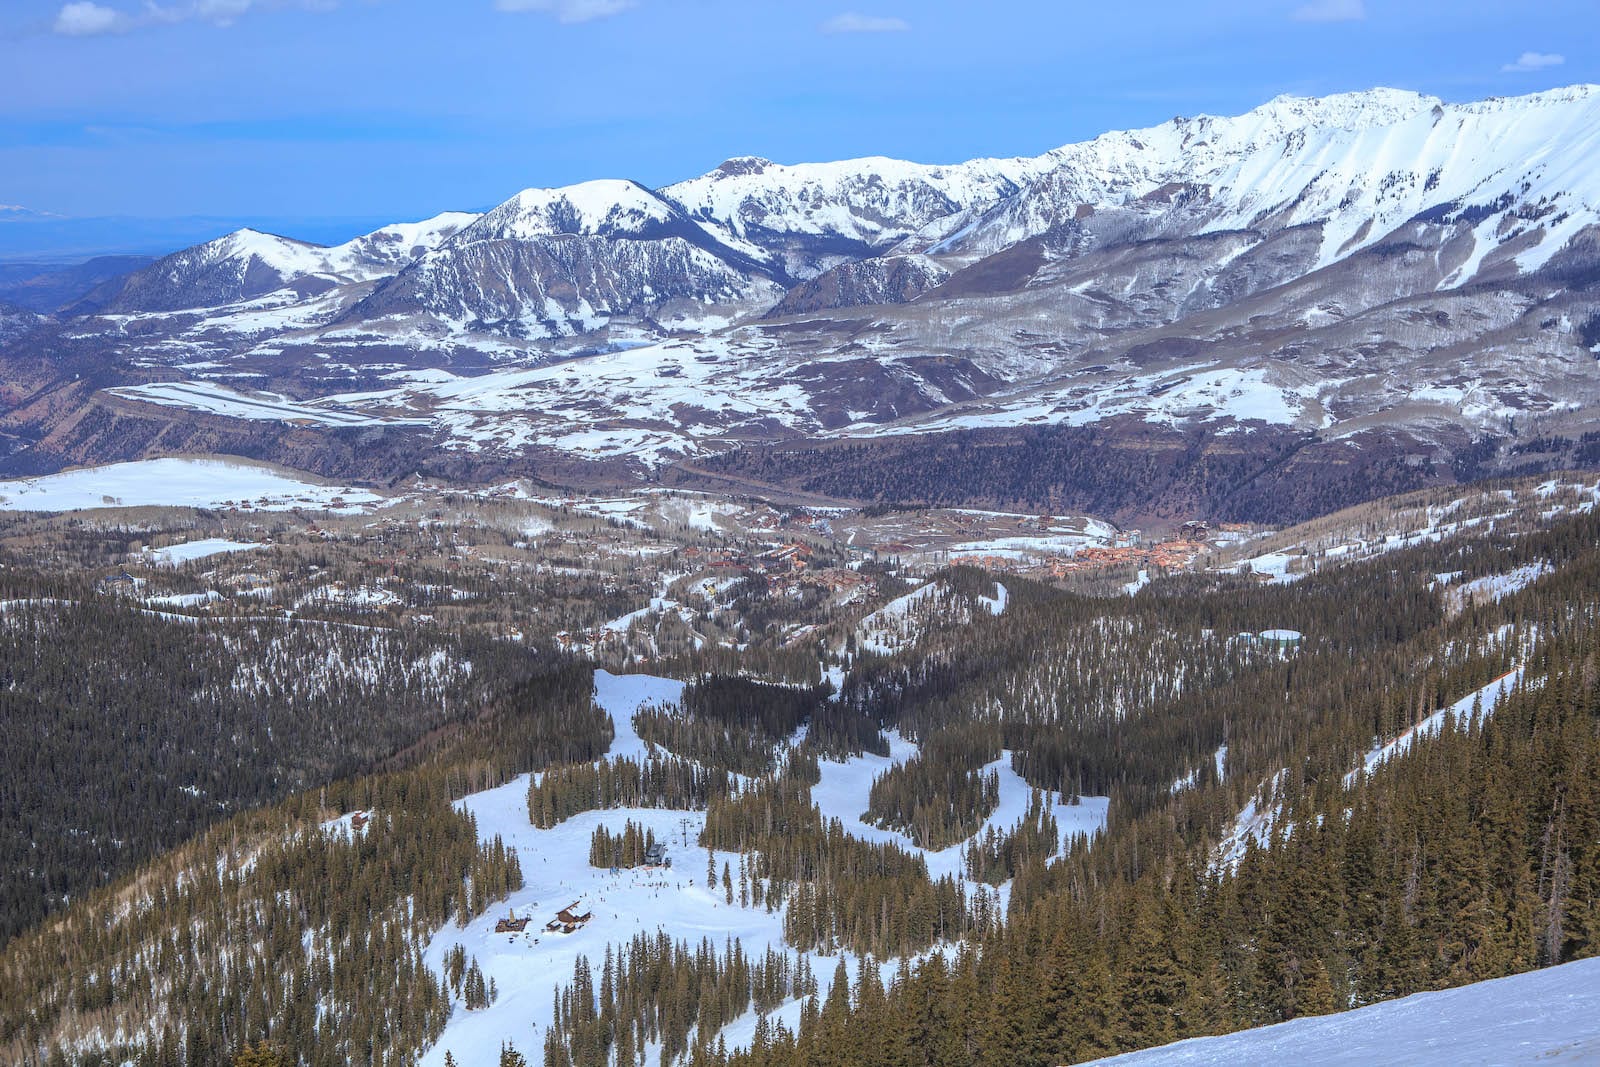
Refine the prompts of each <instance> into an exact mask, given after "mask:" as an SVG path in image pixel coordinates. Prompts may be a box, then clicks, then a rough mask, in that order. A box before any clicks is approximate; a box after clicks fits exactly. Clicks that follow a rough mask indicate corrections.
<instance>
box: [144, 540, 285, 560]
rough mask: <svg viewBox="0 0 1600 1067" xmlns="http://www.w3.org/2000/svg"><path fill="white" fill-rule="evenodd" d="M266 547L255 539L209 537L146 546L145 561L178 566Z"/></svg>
mask: <svg viewBox="0 0 1600 1067" xmlns="http://www.w3.org/2000/svg"><path fill="white" fill-rule="evenodd" d="M265 547H267V546H266V545H263V544H259V543H257V542H255V541H230V540H228V539H227V538H225V537H208V538H206V539H205V540H203V541H185V542H184V543H183V544H181V545H168V546H167V547H166V548H155V549H152V548H149V547H146V548H145V550H144V555H145V559H144V560H143V562H146V563H152V564H154V565H156V566H158V567H177V566H180V565H181V564H184V563H192V562H194V561H195V560H197V559H209V558H210V557H212V556H220V555H223V554H225V553H229V552H249V551H251V550H252V549H257V548H265Z"/></svg>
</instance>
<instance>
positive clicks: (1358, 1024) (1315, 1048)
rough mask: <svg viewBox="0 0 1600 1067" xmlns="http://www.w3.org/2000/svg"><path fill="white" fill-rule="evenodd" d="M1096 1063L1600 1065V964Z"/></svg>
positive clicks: (1122, 1066)
mask: <svg viewBox="0 0 1600 1067" xmlns="http://www.w3.org/2000/svg"><path fill="white" fill-rule="evenodd" d="M1095 1062H1097V1063H1103V1064H1117V1065H1118V1067H1206V1065H1211V1064H1215V1065H1218V1067H1237V1065H1240V1064H1317V1065H1320V1064H1330V1065H1332V1064H1340V1065H1349V1067H1357V1065H1360V1067H1367V1065H1370V1064H1390V1063H1395V1064H1399V1063H1404V1064H1416V1065H1419V1067H1422V1065H1434V1064H1438V1065H1441V1067H1443V1065H1447V1064H1448V1065H1450V1067H1468V1065H1489V1064H1525V1063H1526V1064H1534V1063H1538V1064H1579V1063H1600V959H1589V960H1579V961H1578V962H1576V963H1567V964H1563V965H1562V966H1560V967H1549V968H1546V969H1545V970H1542V971H1533V972H1530V973H1528V974H1519V975H1516V976H1514V977H1511V978H1498V979H1495V980H1494V981H1492V982H1478V983H1476V984H1474V985H1469V986H1462V987H1461V988H1459V989H1447V990H1444V991H1442V992H1438V993H1418V994H1416V995H1415V996H1409V997H1405V998H1403V999H1401V1000H1393V1001H1389V1002H1388V1003H1385V1004H1374V1005H1372V1006H1371V1007H1367V1008H1358V1009H1357V1010H1355V1011H1347V1012H1341V1013H1339V1014H1337V1015H1323V1016H1318V1017H1316V1018H1308V1019H1295V1020H1293V1021H1291V1022H1286V1023H1279V1024H1278V1025H1276V1026H1263V1027H1260V1028H1259V1029H1256V1030H1244V1031H1241V1032H1239V1033H1237V1034H1228V1035H1226V1036H1224V1037H1204V1038H1196V1039H1194V1040H1191V1041H1179V1042H1178V1043H1176V1044H1173V1045H1164V1046H1162V1047H1161V1048H1154V1049H1146V1050H1145V1051H1143V1052H1132V1053H1128V1054H1127V1055H1124V1056H1114V1057H1112V1058H1110V1059H1106V1060H1097V1061H1095Z"/></svg>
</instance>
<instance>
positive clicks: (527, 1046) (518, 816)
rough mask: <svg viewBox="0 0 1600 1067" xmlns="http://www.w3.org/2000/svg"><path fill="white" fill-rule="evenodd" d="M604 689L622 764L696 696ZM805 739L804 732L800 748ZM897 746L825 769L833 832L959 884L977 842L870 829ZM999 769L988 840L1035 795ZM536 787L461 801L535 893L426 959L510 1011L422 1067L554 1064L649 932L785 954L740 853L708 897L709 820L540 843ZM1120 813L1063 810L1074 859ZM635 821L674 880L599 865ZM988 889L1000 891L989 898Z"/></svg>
mask: <svg viewBox="0 0 1600 1067" xmlns="http://www.w3.org/2000/svg"><path fill="white" fill-rule="evenodd" d="M594 684H595V702H596V703H597V704H598V705H599V706H600V707H601V708H602V709H603V710H605V711H606V712H607V713H608V714H609V715H610V716H611V721H612V724H613V726H614V728H615V730H616V736H615V739H614V740H613V741H612V745H611V748H610V750H609V755H611V756H614V757H631V758H635V759H638V758H643V757H645V756H647V755H648V754H649V752H650V746H649V745H648V744H647V743H646V742H645V741H643V740H642V739H641V738H640V737H639V735H638V732H637V731H636V730H635V729H634V726H633V716H634V714H635V713H636V712H637V711H638V710H639V709H640V708H642V707H645V706H647V705H651V704H657V705H662V706H670V705H674V704H677V703H678V702H679V701H680V700H681V699H682V695H683V686H684V683H682V682H679V681H674V680H672V679H669V678H658V677H654V676H651V675H645V674H612V673H611V672H609V671H604V670H597V671H595V676H594ZM803 736H804V732H803V731H801V732H800V733H798V734H797V735H796V740H797V741H798V739H799V738H801V737H803ZM890 743H891V754H890V756H888V757H887V758H885V757H878V756H870V755H869V756H858V757H855V758H853V759H850V760H847V761H845V762H843V763H835V762H829V761H822V762H821V764H820V767H821V771H822V780H821V782H820V783H819V784H818V785H817V786H816V787H814V788H813V790H812V799H813V800H814V801H815V802H816V804H817V806H818V807H819V809H820V810H821V812H822V816H823V818H824V819H832V818H837V819H839V821H840V822H841V823H842V824H843V826H844V828H845V830H846V831H847V832H849V833H851V834H853V835H855V836H857V837H860V838H862V839H864V840H868V841H878V842H884V841H891V842H893V843H895V844H897V845H899V846H900V847H902V848H904V849H906V850H908V851H910V852H913V853H916V854H919V855H921V856H923V857H924V858H925V860H926V861H927V863H928V870H929V874H930V875H932V876H933V877H934V878H938V877H939V876H941V875H944V874H952V875H955V876H956V877H960V876H961V850H962V848H963V847H964V844H965V843H964V842H963V843H962V844H958V845H953V846H951V847H950V848H947V849H943V850H940V851H937V852H931V851H928V850H926V849H920V848H918V847H916V846H915V845H913V844H912V843H911V842H910V841H909V840H908V839H907V838H906V837H905V836H904V835H903V834H900V833H898V832H896V831H893V830H884V829H881V828H879V827H875V826H870V825H868V824H866V823H864V822H862V820H861V815H862V813H863V812H865V811H866V807H867V796H868V792H869V791H870V790H871V788H872V779H873V777H874V776H876V775H878V774H881V773H882V772H883V771H884V770H885V769H887V768H888V767H889V766H891V765H892V764H893V763H896V762H899V761H901V760H905V759H908V758H910V757H911V756H912V755H914V754H915V753H916V751H917V746H916V745H915V744H912V743H911V742H909V741H905V740H902V739H901V738H900V737H899V736H898V735H891V738H890ZM987 769H993V770H995V771H996V772H997V773H998V774H999V776H1000V803H999V806H998V807H997V808H996V809H995V812H994V813H993V815H991V816H990V818H989V820H988V822H987V823H986V824H985V828H987V827H988V826H994V827H996V828H999V829H1005V828H1009V827H1010V826H1012V825H1014V824H1015V823H1016V821H1017V820H1018V819H1020V818H1021V817H1022V816H1023V815H1024V814H1026V811H1027V806H1028V799H1029V795H1030V792H1031V790H1030V788H1029V787H1028V784H1027V783H1026V782H1025V781H1024V780H1023V779H1022V778H1021V777H1020V776H1018V775H1017V773H1016V772H1015V771H1013V770H1012V769H1011V764H1010V759H1009V754H1006V755H1002V756H1001V758H1000V759H998V760H996V761H995V762H994V763H993V764H991V766H990V768H986V770H987ZM533 777H534V776H532V775H527V774H524V775H519V776H518V777H517V778H515V779H514V780H512V781H510V782H508V783H506V784H505V785H503V786H500V787H498V788H496V789H490V790H486V791H484V792H481V793H475V794H473V795H471V796H468V797H465V798H463V799H462V800H461V801H459V802H458V805H457V806H458V807H459V808H460V809H461V810H463V811H465V812H468V813H470V814H471V815H472V817H473V819H474V820H475V821H476V823H477V831H478V839H479V840H480V841H483V842H485V843H487V842H490V841H493V840H494V839H495V838H496V837H498V838H500V839H501V840H502V841H503V842H504V843H505V844H506V845H507V846H508V847H510V848H514V849H515V850H516V852H517V858H518V860H519V862H520V863H521V865H522V874H523V879H524V885H523V888H522V889H520V890H518V891H517V892H515V893H513V894H511V896H510V897H509V898H508V899H507V900H506V901H504V902H503V903H501V904H499V905H496V906H495V907H493V908H491V909H490V910H489V912H488V913H486V914H484V915H481V916H479V917H478V918H476V919H474V920H472V921H471V922H470V923H468V924H467V925H466V926H465V927H459V926H456V925H455V924H453V923H452V924H448V925H446V926H445V927H444V928H442V929H441V930H439V931H438V932H437V933H435V935H434V936H433V938H432V939H431V940H430V942H429V944H428V946H427V948H426V949H425V951H424V953H423V959H424V962H425V963H426V964H427V965H428V966H429V967H431V968H433V969H434V970H435V971H437V972H439V973H441V974H443V973H444V965H445V957H446V954H447V953H448V952H449V951H450V950H451V949H452V948H453V947H454V946H456V945H457V944H460V945H461V946H462V947H463V948H464V949H465V950H466V953H467V957H468V960H469V962H470V960H471V959H473V958H476V959H477V961H478V964H479V966H480V968H481V969H482V971H483V976H484V980H485V982H489V981H491V980H492V981H493V983H494V987H495V989H496V990H497V992H498V998H497V999H496V1000H495V1001H494V1003H493V1004H491V1005H490V1006H489V1007H487V1008H484V1009H480V1010H477V1011H467V1010H466V1009H465V1007H464V1006H463V1005H462V1004H461V1003H460V1001H459V1000H457V1002H456V1005H455V1010H454V1011H453V1013H452V1014H451V1016H450V1020H449V1022H448V1023H447V1025H446V1027H445V1031H444V1033H443V1035H442V1036H441V1037H440V1039H439V1041H438V1043H437V1044H435V1045H434V1046H433V1047H432V1048H431V1049H429V1050H428V1052H427V1053H426V1054H425V1055H424V1056H423V1057H422V1060H421V1061H420V1062H421V1064H422V1067H441V1065H442V1064H443V1063H444V1056H445V1053H446V1052H449V1053H450V1054H451V1055H452V1056H454V1058H455V1061H456V1062H457V1063H460V1064H462V1065H464V1067H465V1065H470V1064H480V1063H494V1062H497V1061H498V1057H499V1054H500V1046H501V1042H503V1041H505V1040H508V1039H509V1040H511V1041H512V1042H514V1043H515V1044H516V1047H517V1049H518V1051H520V1052H522V1053H523V1054H524V1055H526V1056H528V1057H529V1059H530V1061H531V1062H538V1060H539V1059H540V1058H541V1057H542V1055H543V1040H544V1034H545V1031H546V1030H547V1029H548V1028H549V1026H550V1023H551V1015H552V1009H553V999H554V995H555V994H556V992H557V991H559V990H560V989H561V988H562V987H563V986H566V985H568V984H570V982H571V980H572V974H573V966H574V964H575V963H576V962H577V960H578V957H579V956H580V955H581V956H585V957H587V958H588V960H589V962H590V963H592V964H595V965H596V966H598V965H599V963H600V962H601V961H603V960H604V958H605V954H606V947H607V946H608V945H609V946H612V947H613V948H615V947H616V946H619V945H625V944H626V943H627V942H629V941H630V940H631V939H632V938H633V937H634V936H635V935H637V934H640V933H647V934H652V935H653V934H655V933H656V932H657V931H665V932H666V933H667V934H669V935H670V936H672V937H673V938H674V939H675V940H687V941H689V942H690V943H691V944H695V943H698V942H699V941H700V940H701V939H702V938H704V937H710V938H711V939H712V940H713V941H714V942H715V943H716V944H717V945H718V946H719V948H720V946H721V945H722V944H723V943H724V942H725V940H726V939H728V938H735V939H738V940H739V941H740V942H742V943H743V946H744V950H745V952H746V954H747V955H752V956H757V957H759V956H760V955H761V954H762V953H764V952H765V951H766V949H767V948H769V947H770V948H773V949H775V950H778V951H785V946H784V942H783V912H782V911H781V910H779V911H774V912H768V911H767V910H766V909H765V908H764V907H761V908H755V907H740V906H739V904H738V897H737V895H735V898H734V903H732V904H729V903H728V901H727V899H726V897H725V896H724V892H723V889H722V887H721V885H720V877H721V872H722V869H723V865H724V864H727V865H728V866H729V867H730V868H731V870H732V871H733V872H735V879H737V872H738V869H739V856H738V854H737V853H732V852H713V853H711V858H712V862H713V863H714V864H715V867H716V871H717V874H718V879H719V885H718V887H717V888H716V889H714V890H712V889H708V888H707V887H706V884H705V875H706V860H707V850H706V849H704V848H701V847H699V846H698V845H697V844H695V842H696V841H697V840H698V839H699V836H700V832H701V830H702V829H703V828H704V826H705V813H704V812H698V811H676V810H670V809H660V808H617V809H608V810H603V811H591V812H585V813H583V814H581V815H577V816H574V817H573V818H571V819H568V820H566V821H565V822H563V823H561V824H560V825H558V826H555V827H552V828H550V829H548V830H541V829H538V828H536V827H534V826H533V824H532V823H531V822H530V820H529V818H528V800H527V793H528V785H529V782H530V780H531V779H532V778H533ZM1107 806H1108V801H1107V800H1106V799H1105V798H1103V797H1084V798H1082V801H1081V803H1079V804H1076V805H1072V804H1061V803H1057V804H1055V806H1054V814H1055V817H1056V820H1057V822H1058V824H1059V826H1060V830H1061V834H1062V838H1063V847H1065V846H1066V844H1068V843H1070V841H1071V839H1072V837H1073V836H1074V835H1076V834H1090V835H1093V834H1095V833H1098V832H1099V831H1100V829H1101V828H1103V827H1104V825H1105V818H1106V810H1107ZM629 820H631V821H633V822H634V823H635V824H636V825H639V826H641V827H644V828H647V829H649V830H651V831H652V832H654V834H655V836H656V839H657V840H659V841H664V842H666V843H667V845H668V854H669V856H670V857H671V859H672V861H673V865H672V867H671V868H668V869H665V870H643V869H640V870H624V871H620V872H618V873H616V874H612V873H611V872H610V871H609V870H605V869H600V868H595V867H590V866H589V843H590V837H591V835H592V834H593V832H594V830H595V828H596V827H599V826H605V827H607V828H608V829H610V830H611V831H612V832H613V833H620V832H621V831H622V829H623V827H624V826H625V825H626V824H627V822H628V821H629ZM338 824H340V821H339V820H335V821H334V822H333V823H330V824H329V827H330V832H331V830H332V829H333V828H336V827H337V825H338ZM979 832H980V833H981V832H982V830H980V831H979ZM967 888H968V891H969V893H970V892H972V891H973V890H975V889H977V888H978V884H977V883H970V882H969V883H968V884H967ZM982 888H983V889H984V891H986V892H992V891H993V890H991V889H990V887H988V886H983V887H982ZM1009 889H1010V887H1009V884H1008V885H1006V886H1003V887H1001V889H1000V892H999V898H1000V903H1001V905H1002V907H1003V906H1004V904H1005V902H1006V900H1007V898H1008V895H1009ZM574 902H580V903H581V906H580V908H579V909H578V910H580V911H582V910H586V909H587V910H590V911H592V913H593V916H594V917H593V918H592V919H591V920H590V922H589V923H588V925H586V926H584V927H582V928H581V929H579V930H576V931H574V932H573V933H571V934H561V933H550V932H547V931H546V930H545V928H544V926H545V923H546V922H547V921H548V920H549V919H551V918H553V917H554V916H555V914H556V912H557V911H559V910H560V909H562V908H565V907H567V906H568V905H570V904H573V903H574ZM508 911H514V912H515V913H516V915H517V916H518V917H519V918H520V917H531V918H532V919H533V922H531V923H530V924H529V927H528V929H527V930H525V931H523V932H521V933H517V934H504V933H502V934H496V933H495V932H494V927H495V923H496V922H497V921H498V920H499V919H501V918H504V917H506V915H507V913H508ZM789 951H791V952H792V950H789ZM841 955H842V956H843V957H844V959H845V962H846V965H847V967H848V969H849V971H850V973H851V974H854V973H855V971H856V968H857V967H858V966H859V962H860V961H859V960H857V959H856V958H855V957H854V956H853V955H851V954H849V953H842V954H841ZM838 958H839V957H838V956H832V957H827V958H819V957H816V956H812V957H811V969H812V971H813V973H814V974H815V976H816V978H817V981H818V983H819V985H820V987H821V994H822V995H823V996H824V997H826V995H827V989H828V986H829V984H830V983H831V979H832V976H833V971H834V967H835V964H836V961H837V959H838ZM799 1011H800V1002H799V1001H798V1000H791V1001H789V1002H787V1003H785V1004H783V1005H781V1006H780V1007H779V1008H778V1009H777V1010H775V1011H773V1012H772V1013H771V1014H770V1016H769V1017H770V1018H771V1019H773V1020H775V1021H781V1022H783V1024H784V1025H785V1026H788V1027H789V1028H790V1029H793V1028H794V1027H795V1026H796V1025H797V1023H798V1020H799ZM755 1025H756V1016H755V1014H754V1013H753V1012H751V1013H747V1014H746V1015H744V1016H741V1017H740V1018H739V1019H736V1020H734V1022H733V1023H732V1024H730V1025H729V1026H728V1027H726V1028H725V1029H724V1031H723V1034H722V1036H723V1038H724V1039H725V1040H726V1041H727V1043H728V1044H729V1046H730V1047H734V1048H737V1047H742V1046H747V1045H748V1043H749V1041H750V1039H751V1037H752V1036H753V1035H754V1032H755ZM656 1056H657V1050H655V1049H652V1050H649V1053H648V1055H647V1062H651V1063H654V1062H656Z"/></svg>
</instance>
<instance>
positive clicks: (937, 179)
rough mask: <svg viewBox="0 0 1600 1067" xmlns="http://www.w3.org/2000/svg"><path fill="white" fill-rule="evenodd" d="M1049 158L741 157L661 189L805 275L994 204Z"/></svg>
mask: <svg viewBox="0 0 1600 1067" xmlns="http://www.w3.org/2000/svg"><path fill="white" fill-rule="evenodd" d="M1051 160H1052V157H1051V156H1049V155H1046V156H1041V157H1038V158H1017V159H975V160H971V161H969V162H966V163H956V164H951V165H948V166H933V165H929V164H925V163H908V162H905V161H904V160H898V159H885V158H883V157H881V156H879V157H871V158H867V159H850V160H843V161H841V162H837V163H801V164H797V165H794V166H784V165H782V164H779V163H774V162H772V161H771V160H768V159H761V158H758V157H755V156H745V157H741V158H738V159H730V160H728V161H727V162H726V163H723V164H722V165H721V166H720V167H718V168H717V169H716V170H713V171H711V172H710V173H708V174H703V175H701V176H700V177H698V178H691V179H690V180H688V181H684V182H679V183H678V184H676V185H669V186H667V187H666V189H665V190H663V192H665V193H666V195H668V196H670V197H672V198H673V199H674V200H676V201H678V202H679V203H680V204H682V205H683V206H684V207H685V208H686V209H687V210H688V211H689V212H690V214H692V215H693V216H694V217H696V218H700V219H706V220H709V221H713V222H715V223H717V224H719V225H721V226H724V227H726V228H727V229H728V230H729V231H731V232H732V233H734V234H735V235H737V236H739V237H741V238H744V239H746V240H749V241H752V242H754V243H756V244H758V245H762V246H765V247H769V248H773V249H774V250H775V251H777V252H779V253H780V254H782V255H784V256H785V257H786V263H787V266H788V268H789V272H790V273H792V274H794V275H796V276H799V277H805V276H809V275H811V274H815V273H816V272H817V271H818V270H819V269H820V268H821V267H822V266H824V265H826V264H828V263H830V262H837V261H838V259H840V258H844V257H850V258H854V257H855V256H859V255H862V254H864V253H866V252H868V251H869V250H872V249H881V248H883V247H885V246H887V245H890V244H892V243H894V242H895V241H898V240H900V239H901V238H903V237H906V236H908V235H910V234H912V233H915V232H916V231H917V230H920V229H922V228H923V227H925V226H927V225H928V224H930V223H932V222H935V221H936V220H938V219H943V218H947V217H949V216H951V215H954V214H956V213H957V212H960V211H964V210H967V209H969V208H973V207H978V206H986V205H990V204H994V203H996V202H998V201H999V200H1001V199H1002V198H1003V197H1006V196H1009V195H1011V194H1013V193H1015V192H1016V191H1017V190H1019V189H1021V188H1022V187H1023V185H1024V183H1026V182H1027V181H1028V180H1030V179H1031V178H1033V177H1035V176H1036V175H1038V174H1040V173H1043V172H1044V171H1046V170H1048V169H1049V167H1050V165H1051Z"/></svg>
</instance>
